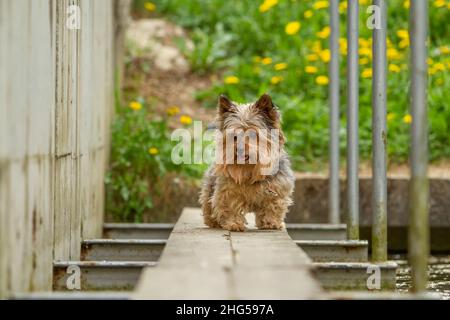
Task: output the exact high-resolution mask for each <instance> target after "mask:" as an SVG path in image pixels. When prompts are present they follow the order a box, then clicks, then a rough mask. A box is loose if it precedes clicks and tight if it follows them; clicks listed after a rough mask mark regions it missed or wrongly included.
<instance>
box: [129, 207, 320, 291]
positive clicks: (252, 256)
mask: <svg viewBox="0 0 450 320" xmlns="http://www.w3.org/2000/svg"><path fill="white" fill-rule="evenodd" d="M249 220H250V219H249ZM311 267H312V262H311V260H310V259H309V258H308V257H307V255H306V254H305V253H304V252H303V251H302V250H301V249H299V248H298V247H297V246H296V244H295V243H294V242H293V241H292V239H291V238H290V237H289V236H288V234H287V233H286V230H282V231H262V230H256V229H255V228H254V226H252V225H249V230H248V231H246V232H244V233H239V232H228V231H226V230H220V229H210V228H208V227H206V226H204V224H203V222H202V217H201V211H200V209H195V208H186V209H185V210H184V211H183V213H182V215H181V217H180V219H179V220H178V222H177V224H176V225H175V227H174V229H173V232H172V233H171V235H170V237H169V240H168V242H167V245H166V247H165V249H164V251H163V253H162V255H161V258H160V260H159V262H158V265H157V266H156V267H154V268H152V269H150V268H149V269H145V270H144V272H143V274H142V275H141V278H140V281H139V283H138V285H137V288H136V291H135V294H134V296H133V297H134V298H135V299H307V298H314V297H316V298H317V297H319V295H320V294H321V293H322V291H321V287H320V285H319V284H318V282H317V281H316V280H315V279H314V277H313V276H312V274H311V272H310V271H311Z"/></svg>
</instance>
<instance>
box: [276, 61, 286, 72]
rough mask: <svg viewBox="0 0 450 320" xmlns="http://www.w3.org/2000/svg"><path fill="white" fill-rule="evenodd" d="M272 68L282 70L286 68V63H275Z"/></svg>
mask: <svg viewBox="0 0 450 320" xmlns="http://www.w3.org/2000/svg"><path fill="white" fill-rule="evenodd" d="M273 68H274V69H275V70H277V71H280V70H284V69H286V68H287V63H284V62H281V63H277V64H276V65H274V66H273Z"/></svg>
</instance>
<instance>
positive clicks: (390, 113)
mask: <svg viewBox="0 0 450 320" xmlns="http://www.w3.org/2000/svg"><path fill="white" fill-rule="evenodd" d="M394 118H395V113H393V112H389V113H388V114H387V116H386V119H387V121H392V120H394Z"/></svg>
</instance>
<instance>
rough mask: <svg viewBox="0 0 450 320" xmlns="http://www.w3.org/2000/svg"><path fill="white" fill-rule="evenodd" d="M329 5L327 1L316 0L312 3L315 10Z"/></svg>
mask: <svg viewBox="0 0 450 320" xmlns="http://www.w3.org/2000/svg"><path fill="white" fill-rule="evenodd" d="M329 5H330V4H329V3H328V1H316V2H315V3H314V4H313V8H314V9H316V10H319V9H325V8H328V6H329Z"/></svg>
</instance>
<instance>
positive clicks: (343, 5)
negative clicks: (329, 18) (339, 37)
mask: <svg viewBox="0 0 450 320" xmlns="http://www.w3.org/2000/svg"><path fill="white" fill-rule="evenodd" d="M345 10H347V1H342V2H341V3H339V12H340V13H345Z"/></svg>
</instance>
